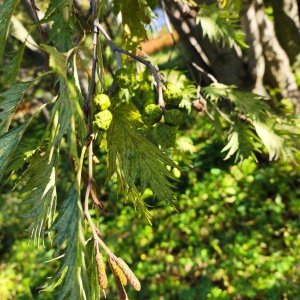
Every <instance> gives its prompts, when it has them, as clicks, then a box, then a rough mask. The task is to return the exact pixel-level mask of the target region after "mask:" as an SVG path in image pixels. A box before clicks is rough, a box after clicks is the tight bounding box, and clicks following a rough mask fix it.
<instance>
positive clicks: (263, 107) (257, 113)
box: [202, 83, 270, 121]
mask: <svg viewBox="0 0 300 300" xmlns="http://www.w3.org/2000/svg"><path fill="white" fill-rule="evenodd" d="M202 91H203V93H204V95H205V96H206V97H208V98H210V100H212V101H215V102H217V101H218V100H223V99H226V100H229V101H231V102H232V103H234V104H235V111H236V113H237V114H239V115H242V116H243V117H246V118H250V119H251V121H254V120H257V121H265V120H266V118H267V113H268V112H270V107H269V106H268V104H267V102H266V101H264V97H263V96H260V95H257V94H254V93H249V92H241V91H238V90H237V89H236V87H235V86H228V85H225V84H221V83H212V84H211V85H210V86H208V87H204V88H203V89H202Z"/></svg>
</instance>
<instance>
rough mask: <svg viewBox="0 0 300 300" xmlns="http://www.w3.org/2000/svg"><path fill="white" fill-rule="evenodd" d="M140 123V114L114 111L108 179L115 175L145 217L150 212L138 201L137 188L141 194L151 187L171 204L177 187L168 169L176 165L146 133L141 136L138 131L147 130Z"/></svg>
mask: <svg viewBox="0 0 300 300" xmlns="http://www.w3.org/2000/svg"><path fill="white" fill-rule="evenodd" d="M139 119H140V115H139V114H137V113H134V112H132V111H129V110H126V108H125V109H119V110H116V111H115V114H114V116H113V121H112V123H111V125H110V127H109V129H108V131H107V145H108V160H107V162H108V178H110V177H111V176H112V175H113V174H114V173H115V172H116V174H117V177H118V184H119V188H122V189H123V190H124V192H125V194H126V195H127V196H128V197H129V198H130V199H131V200H132V201H133V203H134V204H135V206H136V207H137V208H138V211H139V212H142V213H144V214H145V212H146V211H147V209H146V207H145V203H144V202H143V201H142V200H141V199H140V197H139V194H140V193H139V192H138V190H137V185H139V186H140V192H141V193H143V192H144V191H145V189H146V187H150V188H151V189H152V191H153V194H154V195H155V196H157V197H158V198H159V199H163V200H165V201H166V202H167V203H172V202H173V200H174V199H175V197H174V191H173V190H172V189H173V188H174V185H173V184H172V183H170V181H169V179H172V180H176V178H175V177H174V176H173V174H172V173H171V172H170V171H168V170H167V168H166V167H167V166H168V165H169V166H173V167H175V166H176V165H175V164H174V162H173V161H172V160H171V159H169V158H168V157H167V156H166V155H165V154H164V153H163V152H162V151H161V150H160V149H158V148H157V147H156V146H155V145H154V144H153V143H151V142H150V141H149V140H148V139H146V138H145V135H144V133H143V134H141V133H140V132H141V130H139V129H143V130H142V131H144V130H146V129H145V128H144V127H143V123H141V122H140V121H139ZM146 216H147V215H146Z"/></svg>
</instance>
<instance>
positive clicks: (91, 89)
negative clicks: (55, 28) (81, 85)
mask: <svg viewBox="0 0 300 300" xmlns="http://www.w3.org/2000/svg"><path fill="white" fill-rule="evenodd" d="M97 43H98V29H97V26H96V20H95V26H94V36H93V63H92V74H91V81H90V86H89V93H88V96H87V98H86V101H85V104H84V111H85V114H86V116H87V118H88V142H90V137H91V135H92V133H93V126H92V107H91V100H92V96H93V94H94V92H95V85H96V82H95V80H96V67H97V62H98V59H97Z"/></svg>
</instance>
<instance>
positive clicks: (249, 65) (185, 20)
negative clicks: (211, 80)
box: [165, 0, 300, 112]
mask: <svg viewBox="0 0 300 300" xmlns="http://www.w3.org/2000/svg"><path fill="white" fill-rule="evenodd" d="M277 1H278V3H277V4H276V7H277V6H278V7H279V8H281V7H282V5H281V4H282V3H281V2H282V1H283V0H274V1H273V2H277ZM196 2H197V3H203V2H205V3H212V2H215V1H196ZM288 2H290V3H295V0H288ZM165 3H166V6H167V13H168V16H169V18H170V20H171V23H172V24H173V26H174V28H175V29H176V31H177V32H178V33H179V36H180V39H181V41H182V43H183V45H184V47H185V49H186V51H187V53H188V55H189V59H190V60H191V61H192V62H194V63H196V64H197V65H199V66H200V67H201V68H204V69H205V70H206V71H208V72H211V73H212V74H213V75H214V76H215V77H216V78H217V80H218V81H220V82H222V83H225V84H228V85H230V84H235V85H237V86H238V87H239V88H242V89H248V90H252V91H253V92H256V93H259V94H261V95H267V92H266V89H265V86H269V87H270V88H271V89H278V88H279V90H280V92H279V95H278V96H279V98H289V99H291V101H292V102H293V104H294V106H295V110H296V112H299V111H300V103H299V101H300V100H299V99H300V93H299V90H298V87H297V84H296V81H295V77H294V75H293V73H292V71H291V65H290V59H291V60H293V61H294V60H295V57H296V56H297V55H296V52H297V51H296V49H297V47H299V45H300V43H298V42H297V40H296V39H297V34H295V33H294V34H292V36H296V39H295V40H293V43H291V45H293V47H292V49H290V52H289V53H290V54H288V55H290V57H291V58H290V59H289V57H288V55H287V52H285V50H284V49H285V48H282V47H281V45H280V44H279V42H278V39H277V37H276V34H275V29H274V25H273V22H272V21H271V20H270V19H268V17H267V15H266V14H265V10H264V5H263V0H252V1H243V8H242V11H241V22H242V27H243V30H244V32H245V39H246V42H247V44H248V46H249V48H248V49H247V51H246V55H243V56H242V54H241V51H240V50H239V48H238V47H232V48H230V47H229V46H224V47H222V46H220V45H216V44H215V43H214V42H211V41H210V40H209V39H208V38H207V37H203V31H202V28H201V26H200V24H198V25H196V15H197V12H196V10H194V9H193V8H190V7H188V6H187V5H184V4H182V3H177V2H175V1H174V0H165ZM280 5H281V6H280ZM293 7H295V6H293ZM290 21H291V15H290V14H289V15H286V17H285V18H284V23H281V24H280V23H278V26H277V27H278V28H277V29H276V32H283V30H284V32H286V31H287V30H289V28H292V29H291V32H294V31H293V30H294V29H293V28H295V27H296V28H297V26H298V25H297V24H298V23H297V19H296V21H294V22H293V25H292V24H291V22H290ZM287 26H288V27H287ZM287 28H288V29H287ZM298 35H299V33H298ZM286 38H287V40H290V39H291V37H289V38H288V36H286ZM283 43H285V42H283ZM296 44H297V45H296ZM287 48H288V47H287ZM298 53H299V51H298ZM206 83H207V81H206Z"/></svg>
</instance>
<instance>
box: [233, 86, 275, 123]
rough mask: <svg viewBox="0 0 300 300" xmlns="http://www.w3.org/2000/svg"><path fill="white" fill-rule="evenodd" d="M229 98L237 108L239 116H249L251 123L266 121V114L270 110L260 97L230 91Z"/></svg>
mask: <svg viewBox="0 0 300 300" xmlns="http://www.w3.org/2000/svg"><path fill="white" fill-rule="evenodd" d="M229 98H230V100H231V101H232V102H233V103H234V104H235V105H236V107H237V108H238V112H239V114H243V115H246V116H249V117H250V119H251V120H252V121H255V120H256V121H261V122H263V121H265V120H266V118H267V114H266V112H268V111H270V108H269V106H268V104H267V103H266V101H264V99H263V97H262V96H260V95H257V94H254V93H248V92H240V91H238V90H235V89H232V90H231V92H230V93H229Z"/></svg>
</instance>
